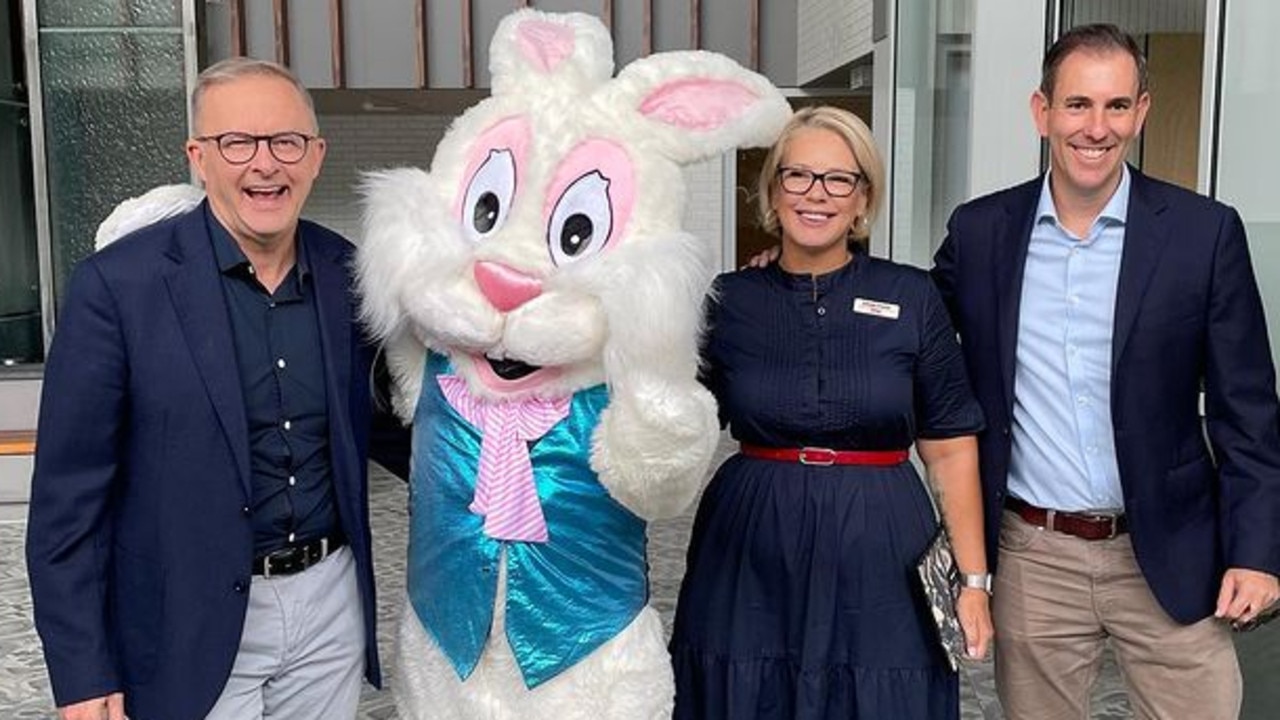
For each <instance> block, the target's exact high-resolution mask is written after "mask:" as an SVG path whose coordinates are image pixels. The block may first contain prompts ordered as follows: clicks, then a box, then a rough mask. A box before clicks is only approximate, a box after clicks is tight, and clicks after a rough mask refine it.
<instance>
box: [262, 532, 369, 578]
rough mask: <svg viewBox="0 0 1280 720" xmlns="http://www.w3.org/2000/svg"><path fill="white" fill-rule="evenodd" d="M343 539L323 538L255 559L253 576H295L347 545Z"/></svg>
mask: <svg viewBox="0 0 1280 720" xmlns="http://www.w3.org/2000/svg"><path fill="white" fill-rule="evenodd" d="M346 544H347V541H346V540H344V539H342V538H331V537H321V538H316V539H314V540H309V541H307V542H304V543H301V544H298V545H290V546H289V547H285V548H281V549H279V550H276V551H275V552H273V553H270V554H268V555H264V556H262V557H260V558H255V559H254V561H253V574H254V575H261V576H262V577H276V576H279V575H293V574H295V573H300V572H302V571H303V570H306V569H307V568H309V567H311V566H312V565H315V564H316V563H318V562H320V561H321V560H323V559H325V558H327V557H329V556H330V555H332V554H333V553H334V552H335V551H337V549H338V548H340V547H342V546H343V545H346Z"/></svg>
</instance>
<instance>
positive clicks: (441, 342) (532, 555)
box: [358, 10, 790, 720]
mask: <svg viewBox="0 0 1280 720" xmlns="http://www.w3.org/2000/svg"><path fill="white" fill-rule="evenodd" d="M612 57H613V49H612V43H611V40H610V37H609V33H608V32H607V31H606V29H605V28H604V26H603V25H602V24H601V23H600V22H599V21H598V20H597V19H595V18H594V17H591V16H588V15H582V14H563V15H561V14H547V13H541V12H537V11H534V10H520V11H517V12H515V13H513V14H511V15H509V16H507V17H506V18H505V19H503V21H502V22H501V24H500V25H499V26H498V29H497V33H496V35H495V36H494V38H493V41H492V46H491V50H490V59H491V60H490V64H491V70H492V76H493V88H492V95H491V97H489V98H487V99H486V100H484V101H482V102H480V103H478V104H477V105H476V106H474V107H472V108H471V109H470V110H468V111H467V112H466V113H464V114H463V115H462V116H461V117H459V118H458V119H457V120H456V121H455V122H454V123H453V125H452V126H451V127H450V128H449V130H448V132H447V133H446V134H445V136H444V138H443V139H442V140H441V142H440V145H439V146H438V148H437V150H436V154H435V158H434V160H433V161H432V165H431V170H430V172H424V171H422V170H419V169H416V168H402V169H395V170H389V171H385V172H379V173H375V174H373V175H370V176H369V177H368V178H367V179H366V182H365V186H364V193H365V232H364V237H363V239H362V240H361V242H360V243H359V251H358V263H359V277H360V286H361V292H362V295H363V298H362V300H363V307H364V315H365V319H366V321H367V322H368V323H369V325H370V327H371V328H372V329H373V331H374V332H375V333H376V334H377V335H378V336H380V337H381V338H383V339H385V340H386V342H387V344H388V353H389V355H388V357H389V361H390V364H391V367H392V371H393V374H394V376H395V381H396V388H397V399H396V403H397V410H398V411H399V413H400V414H401V416H402V417H403V419H405V420H406V421H410V420H411V421H412V422H413V427H414V457H413V473H412V480H411V485H410V487H411V492H410V539H409V549H408V563H407V565H408V569H407V572H408V578H407V592H408V599H407V603H406V606H405V611H404V613H403V616H402V618H401V625H400V629H399V649H398V653H397V663H398V668H399V670H398V677H397V680H396V681H395V686H396V688H397V699H398V703H399V707H400V711H401V715H402V716H405V717H410V718H478V717H483V718H522V719H529V718H556V719H557V720H559V719H560V718H590V719H591V720H604V719H605V718H608V719H609V720H619V719H622V720H625V719H626V718H659V717H668V716H669V715H670V712H671V706H672V697H673V693H674V690H673V687H674V685H673V680H672V674H671V670H670V664H669V660H668V657H667V653H666V649H665V643H664V640H663V633H662V625H661V622H660V620H659V617H658V615H657V613H656V611H655V610H653V609H652V608H651V607H649V606H648V605H647V600H648V581H647V577H646V572H647V563H646V557H645V525H646V522H647V521H649V520H652V519H655V518H662V517H670V516H672V515H675V514H678V513H680V512H681V511H683V510H684V509H685V508H686V507H687V506H688V504H689V503H690V502H691V501H692V499H693V498H694V496H695V495H696V493H697V490H698V488H699V485H700V483H701V481H702V478H703V475H704V473H705V471H706V468H707V465H708V463H709V461H710V458H711V455H712V452H713V450H714V447H715V445H716V442H717V438H718V434H719V433H718V425H717V419H716V409H715V402H714V400H713V399H712V397H711V395H710V394H709V393H708V392H707V391H706V390H705V389H703V388H702V387H701V386H700V385H699V384H698V383H697V381H696V379H695V378H696V370H697V362H698V357H697V334H698V328H699V322H700V314H701V312H700V309H701V306H702V300H703V295H704V293H705V292H706V290H707V288H708V286H709V285H710V281H711V278H712V275H713V272H714V269H715V268H714V262H713V252H712V250H713V245H712V242H711V241H710V240H708V239H701V238H696V237H694V236H692V235H691V234H689V233H687V232H685V231H683V230H682V229H681V226H680V225H681V218H682V215H683V209H684V197H685V184H684V180H683V177H682V173H681V166H682V165H685V164H688V163H691V162H694V161H697V160H702V159H706V158H710V157H714V156H716V155H718V154H720V153H722V152H725V151H727V150H730V149H732V148H735V147H739V146H753V145H765V144H768V143H769V142H771V141H772V140H773V139H774V137H775V136H776V135H777V133H778V131H779V130H780V129H781V127H782V125H783V124H784V123H785V122H786V119H787V117H788V116H789V114H790V110H789V107H788V105H787V103H786V101H785V99H784V98H783V97H782V96H781V95H780V93H779V92H778V91H777V90H776V89H775V88H773V87H772V86H771V85H770V84H769V82H768V81H767V80H765V79H764V78H762V77H760V76H759V75H756V74H755V73H752V72H749V71H747V70H745V69H743V68H742V67H740V66H739V65H737V64H736V63H734V62H733V61H731V60H729V59H727V58H725V57H722V56H719V55H716V54H713V53H707V52H671V53H661V54H657V55H652V56H649V57H646V58H644V59H641V60H637V61H635V62H633V63H631V64H630V65H628V66H627V67H626V68H624V69H623V70H622V71H621V72H620V73H619V74H618V76H617V77H616V78H615V77H613V61H612Z"/></svg>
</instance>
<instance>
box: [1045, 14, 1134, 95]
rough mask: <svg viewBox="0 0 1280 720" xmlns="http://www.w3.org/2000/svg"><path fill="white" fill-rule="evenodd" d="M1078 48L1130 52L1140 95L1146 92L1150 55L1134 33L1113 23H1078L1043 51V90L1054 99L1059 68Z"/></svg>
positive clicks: (1090, 50)
mask: <svg viewBox="0 0 1280 720" xmlns="http://www.w3.org/2000/svg"><path fill="white" fill-rule="evenodd" d="M1077 50H1081V51H1086V52H1092V53H1098V54H1104V53H1110V52H1122V53H1127V54H1128V55H1129V56H1130V57H1132V58H1133V63H1134V66H1135V67H1137V68H1138V97H1141V96H1142V95H1143V94H1145V93H1146V92H1147V57H1146V55H1143V54H1142V48H1140V47H1138V43H1137V41H1136V40H1134V39H1133V36H1131V35H1129V33H1127V32H1124V31H1123V30H1121V29H1120V28H1118V27H1116V26H1115V25H1112V24H1110V23H1095V24H1092V25H1078V26H1076V27H1073V28H1071V29H1070V30H1068V31H1067V32H1065V33H1063V35H1062V37H1060V38H1058V40H1057V41H1056V42H1055V43H1054V44H1053V46H1052V47H1050V48H1049V52H1047V53H1045V54H1044V62H1043V63H1042V64H1041V66H1040V92H1041V93H1043V94H1044V96H1045V97H1047V98H1049V99H1050V100H1052V99H1053V85H1054V83H1055V82H1057V79H1058V68H1059V67H1060V66H1061V65H1062V61H1063V60H1066V59H1067V56H1068V55H1070V54H1071V53H1073V52H1076V51H1077Z"/></svg>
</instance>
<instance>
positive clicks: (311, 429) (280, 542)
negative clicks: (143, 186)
mask: <svg viewBox="0 0 1280 720" xmlns="http://www.w3.org/2000/svg"><path fill="white" fill-rule="evenodd" d="M205 216H206V221H207V222H208V225H209V234H210V236H211V237H212V238H213V249H214V256H215V257H216V258H217V262H218V268H219V270H220V271H221V273H222V292H223V297H224V298H225V299H226V303H227V312H228V314H229V316H230V318H231V332H232V335H233V337H234V339H235V347H236V364H237V366H238V368H239V371H240V386H241V389H242V390H243V392H244V406H245V415H246V418H247V420H248V425H249V453H250V455H249V457H250V469H251V473H252V488H253V497H252V499H251V501H250V505H251V508H252V522H253V529H254V553H255V555H256V556H258V557H261V556H263V555H265V554H267V553H270V552H272V551H275V550H279V549H280V548H283V547H285V546H286V545H290V544H298V543H301V542H305V541H307V540H311V539H313V538H317V537H321V536H326V535H327V536H333V535H334V534H335V533H337V532H339V528H340V525H339V523H338V515H337V507H336V505H335V504H334V497H333V478H332V468H331V463H330V459H329V419H328V414H327V409H326V408H327V405H326V394H325V376H324V360H323V356H322V352H323V351H322V346H321V343H320V323H319V318H318V317H317V314H316V300H315V287H314V283H313V282H312V279H311V273H310V269H309V265H308V264H307V253H306V246H305V245H304V244H302V243H299V244H298V249H297V260H296V262H295V263H294V267H293V269H291V270H290V271H289V274H288V275H287V276H286V277H285V279H284V281H283V282H281V283H280V286H279V287H277V288H276V290H275V292H274V293H269V292H267V289H266V288H265V287H264V286H263V285H262V283H261V282H259V281H258V278H257V277H256V276H255V275H254V270H253V266H252V265H251V264H250V263H249V260H248V259H247V258H246V257H245V255H244V253H243V252H242V251H241V250H240V247H239V246H238V245H237V244H236V242H235V240H234V239H233V238H232V237H231V235H230V233H228V232H227V230H226V229H225V228H223V226H222V225H221V224H220V223H219V222H218V220H217V218H215V217H214V216H213V213H212V212H211V211H209V210H208V208H207V206H206V210H205Z"/></svg>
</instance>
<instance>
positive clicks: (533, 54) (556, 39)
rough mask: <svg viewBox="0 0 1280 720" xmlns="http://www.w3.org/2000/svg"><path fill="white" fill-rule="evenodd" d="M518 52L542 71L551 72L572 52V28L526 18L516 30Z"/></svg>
mask: <svg viewBox="0 0 1280 720" xmlns="http://www.w3.org/2000/svg"><path fill="white" fill-rule="evenodd" d="M516 41H517V42H518V44H519V46H520V54H521V55H523V56H524V58H525V59H526V60H528V61H529V62H530V63H533V65H534V67H536V68H537V69H538V70H541V71H542V72H544V73H549V72H552V71H554V70H555V69H556V67H557V66H558V65H559V64H560V63H561V62H563V61H564V59H565V58H567V57H569V56H570V55H572V54H573V28H570V27H566V26H564V25H559V24H557V23H551V22H546V21H545V20H526V21H524V22H522V23H520V27H519V28H518V29H517V30H516Z"/></svg>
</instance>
